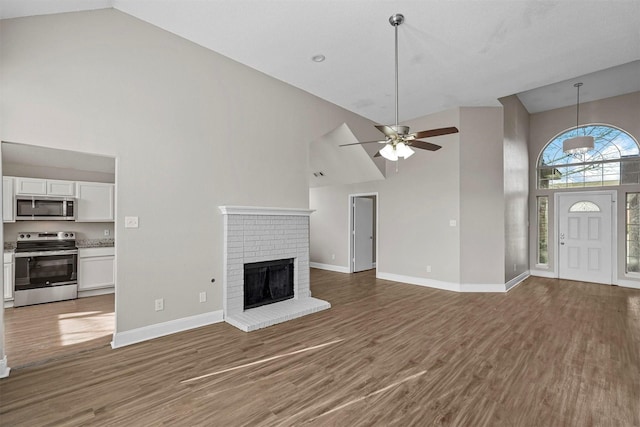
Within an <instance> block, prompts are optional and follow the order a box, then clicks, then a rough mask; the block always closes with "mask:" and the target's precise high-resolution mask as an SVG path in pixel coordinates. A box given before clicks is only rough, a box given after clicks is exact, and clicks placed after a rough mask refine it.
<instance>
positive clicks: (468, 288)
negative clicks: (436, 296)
mask: <svg viewBox="0 0 640 427" xmlns="http://www.w3.org/2000/svg"><path fill="white" fill-rule="evenodd" d="M529 276H530V274H529V271H525V272H524V273H522V274H520V275H519V276H518V277H515V278H513V279H511V280H510V281H509V282H507V283H505V284H501V283H462V284H460V283H451V282H443V281H441V280H432V279H425V278H423V277H412V276H403V275H401V274H393V273H384V272H380V271H379V272H377V273H376V278H377V279H382V280H390V281H392V282H401V283H408V284H410V285H418V286H426V287H428V288H435V289H441V290H444V291H451V292H499V293H504V292H507V291H509V290H510V289H513V288H514V287H516V286H517V285H519V284H520V283H522V282H523V281H524V280H525V279H526V278H527V277H529Z"/></svg>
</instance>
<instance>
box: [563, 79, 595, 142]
mask: <svg viewBox="0 0 640 427" xmlns="http://www.w3.org/2000/svg"><path fill="white" fill-rule="evenodd" d="M580 86H582V83H576V84H574V85H573V87H575V88H577V90H578V99H577V102H576V136H574V137H573V138H567V139H565V140H564V142H563V143H562V151H564V152H565V153H566V154H580V153H586V152H587V151H589V150H593V146H594V145H593V137H592V136H589V135H583V136H579V135H578V128H579V127H580V122H579V118H580Z"/></svg>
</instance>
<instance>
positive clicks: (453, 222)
mask: <svg viewBox="0 0 640 427" xmlns="http://www.w3.org/2000/svg"><path fill="white" fill-rule="evenodd" d="M456 225H458V221H456V220H455V219H450V220H449V227H455V226H456Z"/></svg>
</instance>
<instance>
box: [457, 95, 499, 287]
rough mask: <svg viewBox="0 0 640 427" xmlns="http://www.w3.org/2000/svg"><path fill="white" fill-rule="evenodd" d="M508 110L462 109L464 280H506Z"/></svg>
mask: <svg viewBox="0 0 640 427" xmlns="http://www.w3.org/2000/svg"><path fill="white" fill-rule="evenodd" d="M503 134H504V130H503V112H502V108H500V107H481V108H466V107H465V108H461V109H460V222H459V227H460V283H464V284H487V283H488V284H502V283H504V247H505V241H504V239H505V238H504V235H505V233H504V209H505V207H504V206H505V201H504V194H503V185H504V169H503V149H502V147H503V143H504V137H503Z"/></svg>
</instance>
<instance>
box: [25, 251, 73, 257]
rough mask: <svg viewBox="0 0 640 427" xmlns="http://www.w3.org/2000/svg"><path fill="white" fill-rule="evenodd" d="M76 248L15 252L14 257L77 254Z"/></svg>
mask: <svg viewBox="0 0 640 427" xmlns="http://www.w3.org/2000/svg"><path fill="white" fill-rule="evenodd" d="M77 253H78V250H77V249H70V250H63V251H40V252H16V254H15V257H16V258H28V257H35V256H55V255H73V254H77Z"/></svg>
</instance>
